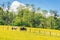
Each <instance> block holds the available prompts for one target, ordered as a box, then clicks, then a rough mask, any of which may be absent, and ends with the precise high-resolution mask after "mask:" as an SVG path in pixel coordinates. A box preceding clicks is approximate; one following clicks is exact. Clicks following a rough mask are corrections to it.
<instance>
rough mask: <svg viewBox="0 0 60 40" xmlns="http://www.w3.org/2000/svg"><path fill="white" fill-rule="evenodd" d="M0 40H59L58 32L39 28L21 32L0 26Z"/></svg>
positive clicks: (18, 29)
mask: <svg viewBox="0 0 60 40" xmlns="http://www.w3.org/2000/svg"><path fill="white" fill-rule="evenodd" d="M26 28H27V27H26ZM0 40H60V31H59V30H50V29H40V28H27V30H26V31H21V30H20V28H19V27H18V28H17V29H16V30H12V27H11V26H0Z"/></svg>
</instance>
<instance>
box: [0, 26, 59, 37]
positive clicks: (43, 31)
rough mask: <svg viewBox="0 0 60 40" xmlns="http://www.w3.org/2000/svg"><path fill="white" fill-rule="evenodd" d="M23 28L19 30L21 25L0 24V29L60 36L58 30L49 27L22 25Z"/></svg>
mask: <svg viewBox="0 0 60 40" xmlns="http://www.w3.org/2000/svg"><path fill="white" fill-rule="evenodd" d="M24 28H25V29H24V30H21V27H17V26H15V27H11V26H7V27H5V26H1V27H0V30H15V31H20V32H21V31H25V32H30V33H35V34H37V35H44V36H58V37H60V31H59V30H50V29H41V28H27V27H24Z"/></svg>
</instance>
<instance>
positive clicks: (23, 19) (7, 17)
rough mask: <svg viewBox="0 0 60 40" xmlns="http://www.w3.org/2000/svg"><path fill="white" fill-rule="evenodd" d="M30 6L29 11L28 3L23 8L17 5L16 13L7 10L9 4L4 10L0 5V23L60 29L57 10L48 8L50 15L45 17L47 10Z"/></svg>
mask: <svg viewBox="0 0 60 40" xmlns="http://www.w3.org/2000/svg"><path fill="white" fill-rule="evenodd" d="M30 6H31V7H32V10H31V11H30V10H29V8H28V7H29V5H27V8H25V9H23V7H22V6H20V7H18V12H16V13H14V12H9V6H8V9H7V10H6V11H4V9H3V8H2V7H0V25H11V26H25V27H34V28H46V29H60V18H58V14H57V11H55V10H50V11H49V13H50V14H51V16H48V17H46V14H47V13H48V11H47V10H41V9H40V8H37V9H35V8H34V6H33V5H30ZM41 11H42V12H41ZM53 14H54V15H53ZM52 15H53V16H52Z"/></svg>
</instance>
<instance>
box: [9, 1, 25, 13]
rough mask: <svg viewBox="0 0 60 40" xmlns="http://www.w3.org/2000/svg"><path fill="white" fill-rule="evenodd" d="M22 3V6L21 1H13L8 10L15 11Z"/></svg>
mask: <svg viewBox="0 0 60 40" xmlns="http://www.w3.org/2000/svg"><path fill="white" fill-rule="evenodd" d="M20 5H22V6H25V5H24V4H23V3H20V2H18V1H14V2H13V3H12V5H11V6H10V10H9V11H13V12H17V8H18V7H19V6H20Z"/></svg>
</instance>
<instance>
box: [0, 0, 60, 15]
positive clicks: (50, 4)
mask: <svg viewBox="0 0 60 40" xmlns="http://www.w3.org/2000/svg"><path fill="white" fill-rule="evenodd" d="M8 1H9V2H10V3H12V2H13V1H19V2H21V3H24V4H34V5H35V7H36V8H37V7H40V8H41V9H46V10H48V11H49V10H50V9H52V10H57V11H58V12H59V13H60V0H0V4H2V3H5V4H7V3H6V2H8ZM59 13H58V14H59ZM59 15H60V14H59Z"/></svg>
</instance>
